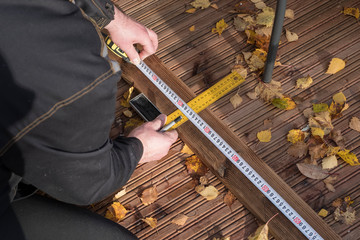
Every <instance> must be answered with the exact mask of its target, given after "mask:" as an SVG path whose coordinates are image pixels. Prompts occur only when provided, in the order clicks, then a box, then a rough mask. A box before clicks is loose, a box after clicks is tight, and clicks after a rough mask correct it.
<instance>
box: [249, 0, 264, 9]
mask: <svg viewBox="0 0 360 240" xmlns="http://www.w3.org/2000/svg"><path fill="white" fill-rule="evenodd" d="M251 2H253V3H254V4H255V7H256V8H258V9H263V8H265V7H266V4H265V3H264V2H263V1H262V0H251Z"/></svg>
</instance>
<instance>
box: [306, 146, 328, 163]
mask: <svg viewBox="0 0 360 240" xmlns="http://www.w3.org/2000/svg"><path fill="white" fill-rule="evenodd" d="M326 152H327V148H326V146H325V144H317V145H312V146H309V154H310V156H311V159H312V160H317V159H320V158H323V157H324V156H325V154H326Z"/></svg>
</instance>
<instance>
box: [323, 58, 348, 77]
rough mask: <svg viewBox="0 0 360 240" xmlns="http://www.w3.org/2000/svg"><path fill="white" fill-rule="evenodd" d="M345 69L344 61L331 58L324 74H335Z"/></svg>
mask: <svg viewBox="0 0 360 240" xmlns="http://www.w3.org/2000/svg"><path fill="white" fill-rule="evenodd" d="M344 68H345V61H344V60H342V59H340V58H333V59H331V62H330V64H329V67H328V69H327V71H326V74H335V73H337V72H338V71H340V70H342V69H344Z"/></svg>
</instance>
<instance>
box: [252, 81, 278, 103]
mask: <svg viewBox="0 0 360 240" xmlns="http://www.w3.org/2000/svg"><path fill="white" fill-rule="evenodd" d="M281 92H282V88H281V83H280V82H277V81H274V80H272V81H271V82H270V83H263V82H259V84H258V85H257V86H256V87H255V93H256V94H257V95H258V96H259V97H260V98H261V99H262V100H264V101H265V102H271V101H272V100H273V99H274V98H283V97H284V96H283V94H282V93H281Z"/></svg>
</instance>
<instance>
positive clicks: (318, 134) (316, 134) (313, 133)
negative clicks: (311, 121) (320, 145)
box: [311, 127, 324, 138]
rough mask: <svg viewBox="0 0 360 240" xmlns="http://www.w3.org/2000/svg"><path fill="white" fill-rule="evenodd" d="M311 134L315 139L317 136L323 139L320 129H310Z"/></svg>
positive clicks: (322, 131)
mask: <svg viewBox="0 0 360 240" xmlns="http://www.w3.org/2000/svg"><path fill="white" fill-rule="evenodd" d="M311 134H312V135H313V136H314V137H315V136H319V137H320V138H324V130H322V129H321V128H317V127H312V128H311Z"/></svg>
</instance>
